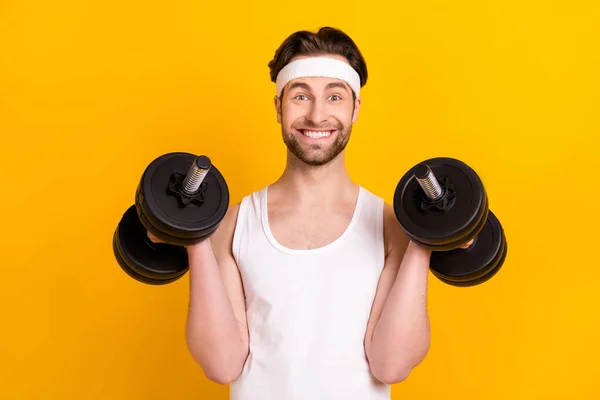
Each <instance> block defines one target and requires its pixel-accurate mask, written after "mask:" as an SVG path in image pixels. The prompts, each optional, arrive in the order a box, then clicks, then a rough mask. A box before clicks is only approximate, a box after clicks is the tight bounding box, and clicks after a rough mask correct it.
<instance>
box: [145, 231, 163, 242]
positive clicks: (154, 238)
mask: <svg viewBox="0 0 600 400" xmlns="http://www.w3.org/2000/svg"><path fill="white" fill-rule="evenodd" d="M147 234H148V238H149V239H150V241H151V242H153V243H160V242H161V240H160V239H158V238H157V237H156V236H154V235H153V234H151V233H150V232H147Z"/></svg>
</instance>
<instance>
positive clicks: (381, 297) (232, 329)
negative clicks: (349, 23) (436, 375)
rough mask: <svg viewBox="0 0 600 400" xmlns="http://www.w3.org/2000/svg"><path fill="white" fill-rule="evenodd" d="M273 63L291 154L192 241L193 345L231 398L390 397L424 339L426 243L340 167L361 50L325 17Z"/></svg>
mask: <svg viewBox="0 0 600 400" xmlns="http://www.w3.org/2000/svg"><path fill="white" fill-rule="evenodd" d="M269 68H270V71H271V80H272V81H273V82H274V83H276V90H277V93H276V96H275V100H274V106H275V110H276V113H277V121H278V122H279V123H280V124H281V127H282V136H283V141H284V142H285V144H286V145H287V165H286V168H285V170H284V171H283V173H282V175H281V177H280V178H279V179H278V180H277V181H276V182H273V183H272V184H270V185H267V186H266V187H264V188H263V189H262V190H260V191H257V192H255V193H252V194H250V195H248V196H246V197H244V198H243V199H242V201H241V202H239V203H237V204H235V205H232V206H231V207H230V209H229V211H228V213H227V216H226V217H225V219H224V221H223V222H222V224H221V226H220V227H219V229H218V230H217V231H216V232H215V234H214V235H213V236H212V237H211V238H210V239H208V240H205V241H203V242H201V243H199V244H197V245H193V246H189V247H188V249H187V250H188V255H189V260H190V285H191V287H190V307H189V314H188V321H187V343H188V347H189V350H190V352H191V354H192V356H193V357H194V359H195V360H196V361H197V362H198V363H199V364H200V365H201V366H202V368H203V370H204V373H205V374H206V376H207V377H208V378H209V379H211V380H213V381H215V382H219V383H222V384H227V383H230V384H231V399H232V400H258V399H260V400H287V399H302V400H321V399H323V400H324V399H327V400H332V399H340V400H342V399H343V400H379V399H389V398H390V385H391V384H393V383H396V382H401V381H402V380H404V379H406V378H407V376H408V375H409V373H410V372H411V370H412V369H413V368H414V367H415V366H416V365H418V364H419V363H420V362H421V361H422V360H423V359H424V357H425V355H426V353H427V351H428V348H429V340H430V332H429V320H428V315H427V309H426V295H427V279H428V269H429V259H430V252H429V251H428V250H425V249H423V248H420V247H419V246H417V245H416V244H415V243H413V242H412V241H409V239H408V238H407V236H406V235H405V234H404V233H403V231H402V230H401V228H400V226H399V224H398V222H397V220H396V218H395V215H394V212H393V209H392V206H391V205H389V204H386V203H384V201H383V200H382V199H381V198H379V197H377V196H375V195H374V194H372V193H370V192H369V191H367V190H366V189H364V188H363V187H362V186H360V185H358V184H356V183H354V182H353V181H352V180H351V178H350V176H349V174H348V171H347V170H346V168H345V164H344V149H345V147H346V145H347V143H348V140H349V138H350V133H351V131H352V125H353V124H354V123H355V122H356V121H357V118H358V114H359V110H360V106H361V101H362V100H361V97H360V88H361V87H362V86H364V84H365V83H366V81H367V67H366V63H365V61H364V59H363V56H362V55H361V53H360V51H359V50H358V48H357V47H356V45H355V43H354V42H353V41H352V39H350V37H348V36H347V35H346V34H345V33H343V32H341V31H339V30H336V29H333V28H322V29H320V30H319V31H318V32H317V33H311V32H307V31H300V32H296V33H294V34H292V35H291V36H289V37H288V38H287V39H286V40H285V41H284V42H283V44H282V45H281V46H280V48H279V49H278V50H277V51H276V53H275V57H274V59H273V60H272V61H271V62H270V63H269Z"/></svg>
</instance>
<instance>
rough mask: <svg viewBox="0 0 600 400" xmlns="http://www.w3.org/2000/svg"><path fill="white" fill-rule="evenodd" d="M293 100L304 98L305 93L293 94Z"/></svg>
mask: <svg viewBox="0 0 600 400" xmlns="http://www.w3.org/2000/svg"><path fill="white" fill-rule="evenodd" d="M294 100H306V95H303V94H298V95H296V96H294Z"/></svg>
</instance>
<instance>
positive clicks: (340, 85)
mask: <svg viewBox="0 0 600 400" xmlns="http://www.w3.org/2000/svg"><path fill="white" fill-rule="evenodd" d="M296 88H302V89H305V90H308V91H311V88H310V86H309V85H307V84H306V83H304V82H294V83H292V84H291V85H290V88H289V90H290V91H291V90H292V89H296ZM333 88H339V89H344V90H345V91H348V88H347V87H346V85H345V84H344V83H343V82H330V83H328V84H327V86H325V90H329V89H333Z"/></svg>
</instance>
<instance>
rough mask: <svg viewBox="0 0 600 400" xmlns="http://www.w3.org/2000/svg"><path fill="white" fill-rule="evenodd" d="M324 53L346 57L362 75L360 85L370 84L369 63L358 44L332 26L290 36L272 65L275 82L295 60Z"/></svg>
mask: <svg viewBox="0 0 600 400" xmlns="http://www.w3.org/2000/svg"><path fill="white" fill-rule="evenodd" d="M320 54H336V55H340V56H343V57H345V58H346V59H347V60H348V63H349V64H350V66H351V67H352V68H354V70H355V71H356V72H357V73H358V76H359V77H360V86H361V87H363V86H364V85H365V84H366V83H367V77H368V72H367V63H366V62H365V59H364V58H363V55H362V54H361V52H360V50H359V49H358V47H357V46H356V43H354V41H353V40H352V39H351V38H350V36H348V35H347V34H346V33H344V32H342V31H341V30H339V29H336V28H332V27H328V26H326V27H322V28H320V29H319V30H318V31H317V32H316V33H314V32H310V31H306V30H302V31H297V32H294V33H292V34H291V35H290V36H288V37H287V38H286V39H285V40H284V41H283V43H282V44H281V45H280V46H279V48H278V49H277V50H276V51H275V56H274V57H273V59H272V60H271V61H270V62H269V64H268V67H269V70H270V74H271V82H275V81H276V80H277V74H279V71H281V69H282V68H283V67H285V66H286V65H287V64H288V63H289V62H290V60H292V59H293V58H294V57H296V56H299V55H320ZM278 95H281V93H278Z"/></svg>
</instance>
